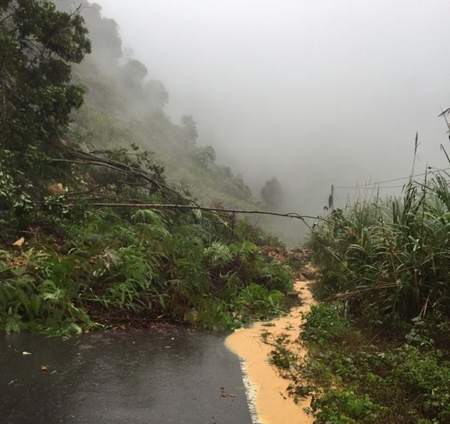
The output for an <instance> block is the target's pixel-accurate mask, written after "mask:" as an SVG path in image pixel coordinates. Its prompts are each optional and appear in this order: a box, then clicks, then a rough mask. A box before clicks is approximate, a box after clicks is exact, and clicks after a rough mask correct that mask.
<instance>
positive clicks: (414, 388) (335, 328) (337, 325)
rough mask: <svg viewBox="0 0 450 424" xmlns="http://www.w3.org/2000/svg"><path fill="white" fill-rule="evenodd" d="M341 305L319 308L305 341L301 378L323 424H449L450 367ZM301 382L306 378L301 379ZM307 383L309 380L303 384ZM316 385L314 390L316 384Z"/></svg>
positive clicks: (436, 354) (310, 317)
mask: <svg viewBox="0 0 450 424" xmlns="http://www.w3.org/2000/svg"><path fill="white" fill-rule="evenodd" d="M344 313H345V311H344V309H343V305H342V304H341V303H331V304H327V305H324V304H321V305H318V306H313V307H312V310H311V312H310V313H309V314H307V316H306V319H307V323H306V325H305V326H304V329H303V330H304V331H303V333H302V336H301V337H302V340H303V342H304V343H305V344H306V346H307V347H308V355H307V357H306V359H305V361H304V363H303V364H302V371H301V378H302V379H306V381H308V382H309V385H308V386H305V385H299V386H298V387H296V390H297V391H301V389H305V388H307V394H311V393H313V401H312V403H311V408H312V410H313V411H314V412H315V413H316V415H315V417H316V421H315V422H317V423H336V424H340V423H342V424H344V423H378V422H383V423H388V424H389V423H392V424H394V423H399V424H401V423H411V422H414V423H416V422H417V423H422V424H425V423H446V422H448V420H449V419H450V362H449V361H448V356H447V355H446V354H445V352H444V351H442V350H439V349H430V348H429V346H428V347H424V345H423V343H422V341H418V340H412V339H409V340H406V341H405V342H404V341H403V340H397V341H396V342H395V343H393V342H392V341H389V340H388V339H387V336H388V335H389V334H385V335H384V337H383V336H380V334H373V332H372V331H373V329H371V328H370V327H369V328H368V327H367V325H366V326H363V325H361V323H359V322H357V321H355V319H350V318H349V317H348V316H347V317H345V316H344ZM299 381H300V378H299ZM303 381H305V380H303ZM311 383H312V385H311Z"/></svg>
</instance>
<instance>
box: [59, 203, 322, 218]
mask: <svg viewBox="0 0 450 424" xmlns="http://www.w3.org/2000/svg"><path fill="white" fill-rule="evenodd" d="M90 205H91V206H95V207H97V208H110V207H112V208H137V209H187V210H200V211H207V212H227V213H238V214H249V215H251V214H257V215H270V216H280V217H284V218H295V219H300V220H301V221H303V220H305V219H318V220H322V221H326V219H325V218H322V217H320V216H310V215H300V214H298V213H295V212H289V213H278V212H267V211H248V210H241V209H222V208H207V207H204V206H192V205H173V204H166V203H91V204H90ZM67 206H69V207H70V206H75V205H74V204H68V205H67Z"/></svg>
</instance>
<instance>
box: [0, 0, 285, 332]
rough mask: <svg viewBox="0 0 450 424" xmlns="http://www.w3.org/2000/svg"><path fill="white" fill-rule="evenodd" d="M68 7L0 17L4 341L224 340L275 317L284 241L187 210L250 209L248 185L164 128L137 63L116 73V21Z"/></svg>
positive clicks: (185, 131)
mask: <svg viewBox="0 0 450 424" xmlns="http://www.w3.org/2000/svg"><path fill="white" fill-rule="evenodd" d="M72 4H73V2H72V1H69V0H63V1H58V2H57V6H58V9H57V8H56V7H55V5H54V4H53V3H52V2H51V1H48V0H27V1H21V0H17V1H13V0H9V1H8V0H7V1H3V2H0V55H1V58H2V60H1V66H0V80H1V81H0V89H1V96H0V98H1V99H2V101H1V102H0V148H1V152H2V153H1V156H0V243H1V248H0V279H1V281H0V327H1V328H3V329H5V330H6V331H7V332H11V331H19V330H21V329H29V330H32V331H36V332H41V333H46V334H68V333H72V332H75V333H77V332H81V331H83V330H87V329H89V328H95V327H96V326H101V325H103V324H106V325H108V326H115V325H120V324H122V323H124V322H130V323H133V324H135V325H137V326H141V327H142V326H145V325H147V323H148V322H151V321H154V320H158V319H165V320H174V321H180V322H190V323H196V324H198V325H202V326H206V327H209V328H216V329H222V328H232V327H235V326H238V325H240V324H241V323H242V322H245V321H247V320H250V319H254V318H264V317H267V316H271V315H273V314H278V313H280V311H281V310H282V307H283V298H284V293H285V292H286V291H288V290H290V289H291V287H292V275H291V271H290V268H289V267H287V266H285V265H282V264H280V263H279V262H278V261H275V260H270V259H269V258H268V257H267V255H266V254H265V253H264V250H263V248H262V247H264V246H268V245H269V246H270V245H277V247H279V242H278V241H277V240H275V239H274V238H273V236H270V235H267V234H265V233H264V232H262V230H260V229H259V228H258V227H256V226H255V225H253V224H252V223H251V222H248V221H239V220H237V219H236V217H235V216H234V215H230V214H226V213H220V212H218V213H209V212H199V211H192V210H187V209H183V208H182V206H188V205H189V206H192V205H196V202H198V201H199V200H198V198H200V200H202V201H208V202H216V205H217V207H218V208H219V209H220V203H221V202H226V203H227V204H228V205H229V206H246V205H249V204H252V205H255V201H254V200H253V199H252V197H251V193H250V190H249V189H248V187H247V186H246V185H245V184H244V182H243V180H242V178H240V177H236V176H234V175H233V174H232V173H231V171H230V169H229V168H225V167H222V166H219V165H217V164H215V153H214V150H213V149H212V148H211V147H208V146H207V147H198V146H196V145H195V141H196V139H197V136H198V134H197V127H196V123H195V120H194V119H193V118H192V117H190V116H185V117H183V119H182V123H181V125H179V126H178V125H175V124H173V123H172V122H171V121H170V119H169V118H168V117H167V116H166V115H165V114H164V112H163V106H164V105H165V104H166V103H167V101H168V93H167V91H166V90H165V88H164V86H163V85H162V83H161V82H159V81H154V80H147V79H146V78H147V74H148V71H147V69H146V68H145V66H144V65H143V64H142V63H140V62H139V61H137V60H135V59H130V60H128V61H122V62H121V61H120V60H119V59H121V57H122V50H121V40H120V37H119V36H118V32H117V25H116V24H115V22H114V21H112V20H108V19H103V18H102V17H101V14H100V10H99V8H98V7H97V6H95V5H90V4H89V3H88V2H86V1H82V2H81V7H80V8H78V9H75V10H74V9H73V6H72ZM86 6H89V7H86ZM59 9H60V10H59ZM85 24H86V25H87V27H88V29H89V37H90V38H91V40H92V51H93V55H92V56H87V58H85V60H84V61H83V57H84V56H85V55H86V54H88V53H89V52H90V50H91V42H90V41H89V39H88V34H87V30H86V29H85V26H84V25H85ZM122 63H123V64H122ZM76 64H79V65H76ZM83 92H85V93H86V94H85V97H84V101H85V103H84V105H83V106H82V103H83ZM148 148H151V149H152V150H153V151H154V152H155V153H150V152H149V151H148V150H147V149H148ZM156 156H158V158H160V159H161V161H162V163H161V162H159V160H156V159H155V157H156ZM166 175H168V176H169V177H170V178H171V179H172V180H173V181H176V183H171V182H169V180H168V177H166ZM191 191H192V192H195V194H196V195H197V196H198V198H197V199H195V198H193V197H192V196H191V194H190V192H191ZM154 204H159V205H164V204H176V205H180V208H178V209H170V210H166V209H164V208H162V209H161V210H160V211H157V210H156V209H155V208H152V206H149V205H154ZM145 205H147V206H145Z"/></svg>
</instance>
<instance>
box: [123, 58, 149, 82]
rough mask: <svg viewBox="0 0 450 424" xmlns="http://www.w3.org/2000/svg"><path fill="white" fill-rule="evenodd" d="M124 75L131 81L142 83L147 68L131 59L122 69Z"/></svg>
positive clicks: (146, 73)
mask: <svg viewBox="0 0 450 424" xmlns="http://www.w3.org/2000/svg"><path fill="white" fill-rule="evenodd" d="M123 69H124V71H125V74H126V75H127V76H128V77H129V78H131V79H132V80H133V81H142V80H144V79H145V78H146V77H147V75H148V69H147V67H146V66H145V65H144V64H143V63H142V62H139V60H136V59H131V60H129V61H128V62H127V63H126V64H125V66H124V67H123Z"/></svg>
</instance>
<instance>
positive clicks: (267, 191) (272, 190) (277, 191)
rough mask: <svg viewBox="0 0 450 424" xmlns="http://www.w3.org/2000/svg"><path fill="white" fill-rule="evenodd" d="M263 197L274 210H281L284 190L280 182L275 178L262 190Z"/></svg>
mask: <svg viewBox="0 0 450 424" xmlns="http://www.w3.org/2000/svg"><path fill="white" fill-rule="evenodd" d="M261 197H262V198H263V200H264V201H265V202H266V203H267V205H268V206H269V207H270V209H272V210H279V209H280V208H281V205H282V203H283V189H282V188H281V184H280V182H279V181H278V180H277V179H276V178H275V177H273V178H272V179H270V180H269V181H267V182H266V184H265V185H264V187H263V188H262V189H261Z"/></svg>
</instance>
